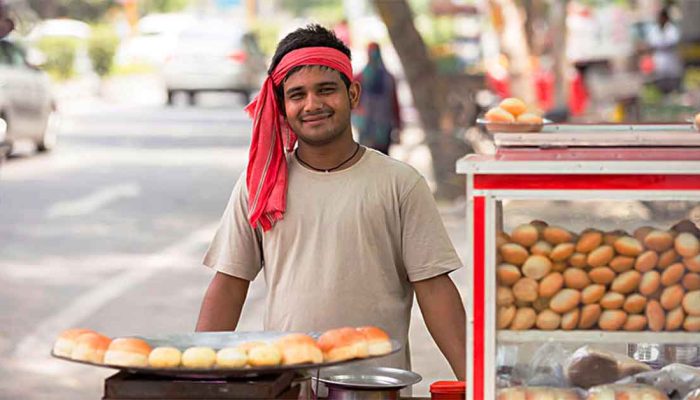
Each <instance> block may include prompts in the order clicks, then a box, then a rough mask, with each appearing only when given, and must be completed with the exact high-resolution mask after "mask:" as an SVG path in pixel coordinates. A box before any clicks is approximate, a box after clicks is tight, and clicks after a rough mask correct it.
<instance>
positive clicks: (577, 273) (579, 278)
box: [563, 268, 591, 290]
mask: <svg viewBox="0 0 700 400" xmlns="http://www.w3.org/2000/svg"><path fill="white" fill-rule="evenodd" d="M563 275H564V284H565V285H566V287H568V288H571V289H577V290H581V289H583V288H585V287H586V286H588V285H590V284H591V280H590V278H589V277H588V274H587V273H586V271H584V270H582V269H578V268H569V269H567V270H566V271H564V274H563Z"/></svg>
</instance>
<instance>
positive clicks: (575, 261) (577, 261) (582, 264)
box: [569, 253, 588, 268]
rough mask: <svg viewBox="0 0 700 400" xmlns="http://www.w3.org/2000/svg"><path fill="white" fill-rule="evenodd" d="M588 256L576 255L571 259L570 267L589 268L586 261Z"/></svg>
mask: <svg viewBox="0 0 700 400" xmlns="http://www.w3.org/2000/svg"><path fill="white" fill-rule="evenodd" d="M587 257H588V256H587V255H586V254H583V253H574V254H572V255H571V257H569V265H571V266H572V267H574V268H586V267H588V262H587V261H586V259H587Z"/></svg>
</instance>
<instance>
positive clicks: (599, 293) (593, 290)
mask: <svg viewBox="0 0 700 400" xmlns="http://www.w3.org/2000/svg"><path fill="white" fill-rule="evenodd" d="M604 295H605V285H597V284H596V285H589V286H587V287H586V288H584V289H583V290H582V291H581V302H582V303H583V304H593V303H597V302H598V301H599V300H600V299H602V298H603V296H604Z"/></svg>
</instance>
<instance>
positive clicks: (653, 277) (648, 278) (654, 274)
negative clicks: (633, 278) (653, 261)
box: [639, 270, 661, 297]
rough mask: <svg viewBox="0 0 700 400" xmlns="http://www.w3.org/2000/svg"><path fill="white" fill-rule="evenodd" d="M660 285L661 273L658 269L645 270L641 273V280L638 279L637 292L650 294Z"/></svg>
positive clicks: (645, 294)
mask: <svg viewBox="0 0 700 400" xmlns="http://www.w3.org/2000/svg"><path fill="white" fill-rule="evenodd" d="M660 286H661V274H660V273H659V271H653V270H652V271H647V272H645V273H644V275H642V280H641V281H639V293H641V294H643V295H644V296H647V297H649V296H651V295H652V294H654V292H656V291H657V290H658V289H659V287H660Z"/></svg>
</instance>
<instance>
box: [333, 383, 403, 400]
mask: <svg viewBox="0 0 700 400" xmlns="http://www.w3.org/2000/svg"><path fill="white" fill-rule="evenodd" d="M326 386H328V400H398V399H399V392H400V391H401V389H387V390H377V389H350V388H346V387H340V386H334V385H328V384H326Z"/></svg>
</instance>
